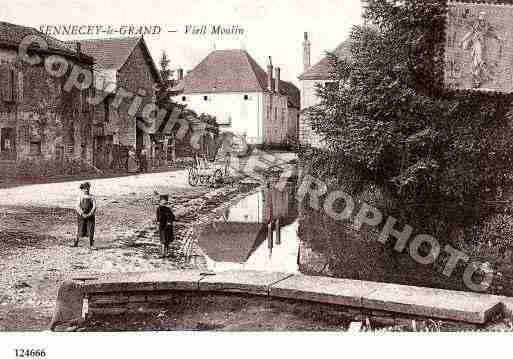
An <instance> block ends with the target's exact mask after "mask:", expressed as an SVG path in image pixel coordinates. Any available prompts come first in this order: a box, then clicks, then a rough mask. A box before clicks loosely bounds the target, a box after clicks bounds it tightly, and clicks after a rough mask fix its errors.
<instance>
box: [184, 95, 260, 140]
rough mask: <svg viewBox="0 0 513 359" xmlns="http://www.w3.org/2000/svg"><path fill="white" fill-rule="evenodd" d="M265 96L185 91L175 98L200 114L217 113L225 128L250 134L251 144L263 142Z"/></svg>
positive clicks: (248, 137) (238, 133) (218, 119)
mask: <svg viewBox="0 0 513 359" xmlns="http://www.w3.org/2000/svg"><path fill="white" fill-rule="evenodd" d="M245 95H247V99H245V97H244V96H245ZM264 97H265V95H264V94H262V93H258V92H253V93H238V92H237V93H198V94H181V95H178V96H175V97H174V101H176V102H178V103H180V104H184V105H187V107H188V108H190V109H192V110H194V111H195V112H196V113H198V114H201V113H205V114H209V115H212V116H215V117H216V118H217V122H218V123H219V124H220V125H221V131H231V132H233V133H235V134H236V135H238V136H243V135H246V138H247V141H248V142H249V143H252V144H261V143H262V142H263V130H262V123H263V106H264V105H265V100H264ZM205 98H206V99H205Z"/></svg>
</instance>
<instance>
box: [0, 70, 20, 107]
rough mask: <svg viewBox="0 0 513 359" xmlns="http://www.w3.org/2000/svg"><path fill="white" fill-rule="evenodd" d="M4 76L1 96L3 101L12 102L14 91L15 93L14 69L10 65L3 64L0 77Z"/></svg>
mask: <svg viewBox="0 0 513 359" xmlns="http://www.w3.org/2000/svg"><path fill="white" fill-rule="evenodd" d="M4 74H5V75H4ZM3 76H5V80H6V81H5V82H4V83H3V89H2V90H3V91H2V92H3V96H2V99H3V100H4V101H5V102H13V101H14V93H15V86H16V85H15V81H14V78H15V75H14V70H13V69H12V68H10V67H7V66H4V67H3V71H2V74H1V75H0V78H1V77H3Z"/></svg>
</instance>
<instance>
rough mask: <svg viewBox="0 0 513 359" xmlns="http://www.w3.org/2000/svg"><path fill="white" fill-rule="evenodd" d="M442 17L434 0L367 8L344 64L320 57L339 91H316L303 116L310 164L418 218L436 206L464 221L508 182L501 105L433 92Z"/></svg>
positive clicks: (507, 135) (506, 102)
mask: <svg viewBox="0 0 513 359" xmlns="http://www.w3.org/2000/svg"><path fill="white" fill-rule="evenodd" d="M445 11H446V7H445V3H444V2H443V1H441V0H429V1H428V0H425V1H417V0H406V1H401V2H398V1H386V0H375V1H372V2H370V5H369V7H368V9H367V11H366V14H365V17H366V19H367V20H368V24H370V25H366V26H363V25H362V26H356V27H354V28H353V30H352V33H351V35H350V42H351V56H350V58H338V57H337V56H335V55H334V54H330V55H329V56H330V59H331V63H332V65H333V74H332V76H333V80H334V81H337V82H339V83H340V87H339V88H334V87H333V86H329V87H319V88H318V93H319V96H320V98H321V99H322V101H321V103H320V104H319V105H318V106H315V107H313V108H311V109H309V110H308V117H309V120H310V122H311V125H312V128H313V129H314V131H316V132H317V133H318V134H319V135H320V136H321V137H322V139H323V140H324V141H325V143H326V150H325V151H323V152H322V153H320V154H319V157H318V158H317V159H314V160H313V161H312V164H311V165H312V166H314V167H317V168H319V169H320V171H321V172H322V173H323V174H324V175H328V176H335V177H338V178H342V177H344V172H346V171H347V169H348V168H350V169H351V173H356V176H355V177H354V180H355V181H360V182H361V181H370V182H373V183H375V184H378V185H380V186H382V187H386V188H387V189H388V190H389V191H390V193H393V196H394V197H395V198H396V199H397V200H398V202H399V203H402V204H420V205H421V206H420V210H421V211H424V214H425V215H427V214H426V213H425V209H426V206H431V207H434V206H436V207H437V208H438V209H437V211H440V210H444V211H445V212H447V211H448V210H449V208H450V211H451V212H453V213H460V214H462V217H464V219H465V220H466V219H468V218H467V217H468V216H469V215H471V217H472V218H476V216H477V217H478V215H479V205H480V200H483V199H484V198H486V196H487V194H486V193H487V192H489V189H490V188H495V187H497V186H502V185H505V184H506V183H507V182H508V181H509V182H510V175H509V169H510V168H513V161H512V159H511V155H510V154H511V153H512V152H511V150H512V149H513V148H512V147H513V146H512V141H511V134H512V133H513V131H512V130H511V126H510V123H511V121H510V117H511V116H510V114H509V113H508V109H509V108H510V105H511V98H510V97H506V96H499V95H485V94H481V93H476V92H465V93H455V92H449V91H445V90H444V89H443V84H442V83H441V81H442V79H443V59H444V54H443V29H444V21H445ZM334 163H335V164H337V165H333V164H334ZM492 192H493V190H492ZM469 208H470V210H469ZM469 211H470V213H469ZM438 214H439V215H441V214H440V212H438ZM413 215H418V213H413V212H411V213H410V216H413Z"/></svg>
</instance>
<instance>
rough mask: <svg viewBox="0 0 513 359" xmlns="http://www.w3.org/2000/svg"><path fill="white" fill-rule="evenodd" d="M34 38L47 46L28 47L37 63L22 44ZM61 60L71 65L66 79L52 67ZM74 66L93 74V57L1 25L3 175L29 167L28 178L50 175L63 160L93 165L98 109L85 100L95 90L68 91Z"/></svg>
mask: <svg viewBox="0 0 513 359" xmlns="http://www.w3.org/2000/svg"><path fill="white" fill-rule="evenodd" d="M29 37H31V38H32V39H37V41H38V42H41V43H43V44H45V46H41V45H35V42H33V41H32V42H31V43H30V46H29V47H28V55H29V56H31V57H36V56H37V57H39V59H40V61H39V62H38V63H37V64H30V63H28V62H27V61H24V59H22V57H21V56H20V52H19V48H20V44H22V42H24V39H25V41H26V40H27V39H29ZM57 56H58V58H59V59H61V60H62V61H63V62H65V63H66V64H67V66H68V67H67V69H68V71H67V72H66V73H63V74H61V76H55V73H51V70H54V71H56V70H58V69H59V68H60V67H59V65H58V64H53V65H51V64H50V65H48V64H49V63H50V60H49V59H56V58H57ZM45 65H46V66H45ZM61 65H62V64H61ZM62 66H65V65H62ZM74 66H79V67H80V68H82V69H84V70H87V71H89V72H90V71H92V67H93V59H92V58H91V57H89V56H87V55H85V54H83V53H82V52H81V51H80V48H78V47H70V46H68V45H67V44H65V43H64V42H61V41H59V40H57V39H55V38H52V37H50V36H47V35H45V34H43V33H41V32H39V31H37V30H35V29H33V28H30V27H24V26H20V25H15V24H10V23H6V22H0V91H1V97H0V170H1V172H3V173H4V174H7V173H10V174H13V173H16V169H20V168H24V169H25V170H26V171H27V173H26V174H27V175H45V174H52V170H51V168H53V167H55V166H58V165H61V166H62V164H63V160H64V159H69V160H71V159H73V160H77V161H79V162H81V163H83V164H87V163H92V160H93V141H92V114H93V111H92V107H91V106H89V105H88V103H87V101H86V100H87V97H88V95H90V92H89V90H84V91H79V90H78V89H76V88H74V87H73V88H71V89H69V91H68V90H67V89H66V87H65V83H66V81H67V79H68V75H69V74H70V71H71V69H72V68H73V67H74ZM49 69H50V71H49ZM57 72H58V71H57ZM53 170H55V171H57V172H58V170H57V169H55V168H53Z"/></svg>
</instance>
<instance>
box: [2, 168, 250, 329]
mask: <svg viewBox="0 0 513 359" xmlns="http://www.w3.org/2000/svg"><path fill="white" fill-rule="evenodd" d="M90 182H91V184H92V193H93V194H94V195H95V196H96V198H97V202H98V212H97V216H96V218H97V219H96V221H97V226H96V233H97V236H96V244H97V247H98V250H97V251H90V250H89V248H88V243H87V240H85V239H83V240H82V242H81V243H80V246H79V248H73V247H71V245H72V243H73V238H74V235H75V232H76V214H75V213H74V212H73V209H72V208H73V206H74V202H75V198H76V196H77V195H78V185H79V183H80V182H78V181H75V182H64V183H49V184H40V185H30V186H22V187H13V188H6V189H1V190H0V258H1V261H0V271H1V272H2V273H3V274H4V275H3V276H1V277H0V330H9V331H12V330H42V329H46V328H47V327H48V324H49V322H50V320H51V315H52V311H53V306H54V302H55V298H56V295H57V289H58V287H59V285H60V284H61V283H62V282H63V281H64V280H66V279H69V278H73V277H77V276H81V275H83V274H85V273H109V272H138V271H156V270H172V269H188V268H191V265H190V264H188V263H187V261H185V258H184V253H183V252H182V247H183V241H184V240H185V237H186V234H187V233H189V230H190V227H191V226H192V224H193V223H194V221H195V220H196V219H197V218H199V217H200V216H201V215H203V214H205V213H209V212H210V211H211V210H212V209H213V208H215V207H216V206H218V205H219V204H221V203H222V202H224V201H226V200H229V199H230V198H233V197H235V196H237V195H239V194H240V193H241V192H244V191H249V190H250V189H251V188H254V186H255V185H252V186H251V185H244V184H240V183H235V184H231V185H227V186H225V187H223V188H220V189H215V190H214V189H209V188H205V187H200V188H192V187H190V186H189V185H188V184H187V173H186V171H177V172H167V173H154V174H144V175H137V176H131V177H121V178H108V179H94V180H91V181H90ZM158 193H168V194H170V200H171V202H172V203H173V208H174V210H175V213H176V214H177V217H178V221H179V222H178V223H177V226H176V228H177V240H176V241H175V242H173V244H172V248H171V254H170V256H169V258H166V259H159V258H158V254H159V246H158V238H157V237H156V233H155V230H156V227H155V225H154V224H153V218H154V213H155V204H156V203H157V199H158V196H157V194H158Z"/></svg>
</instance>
